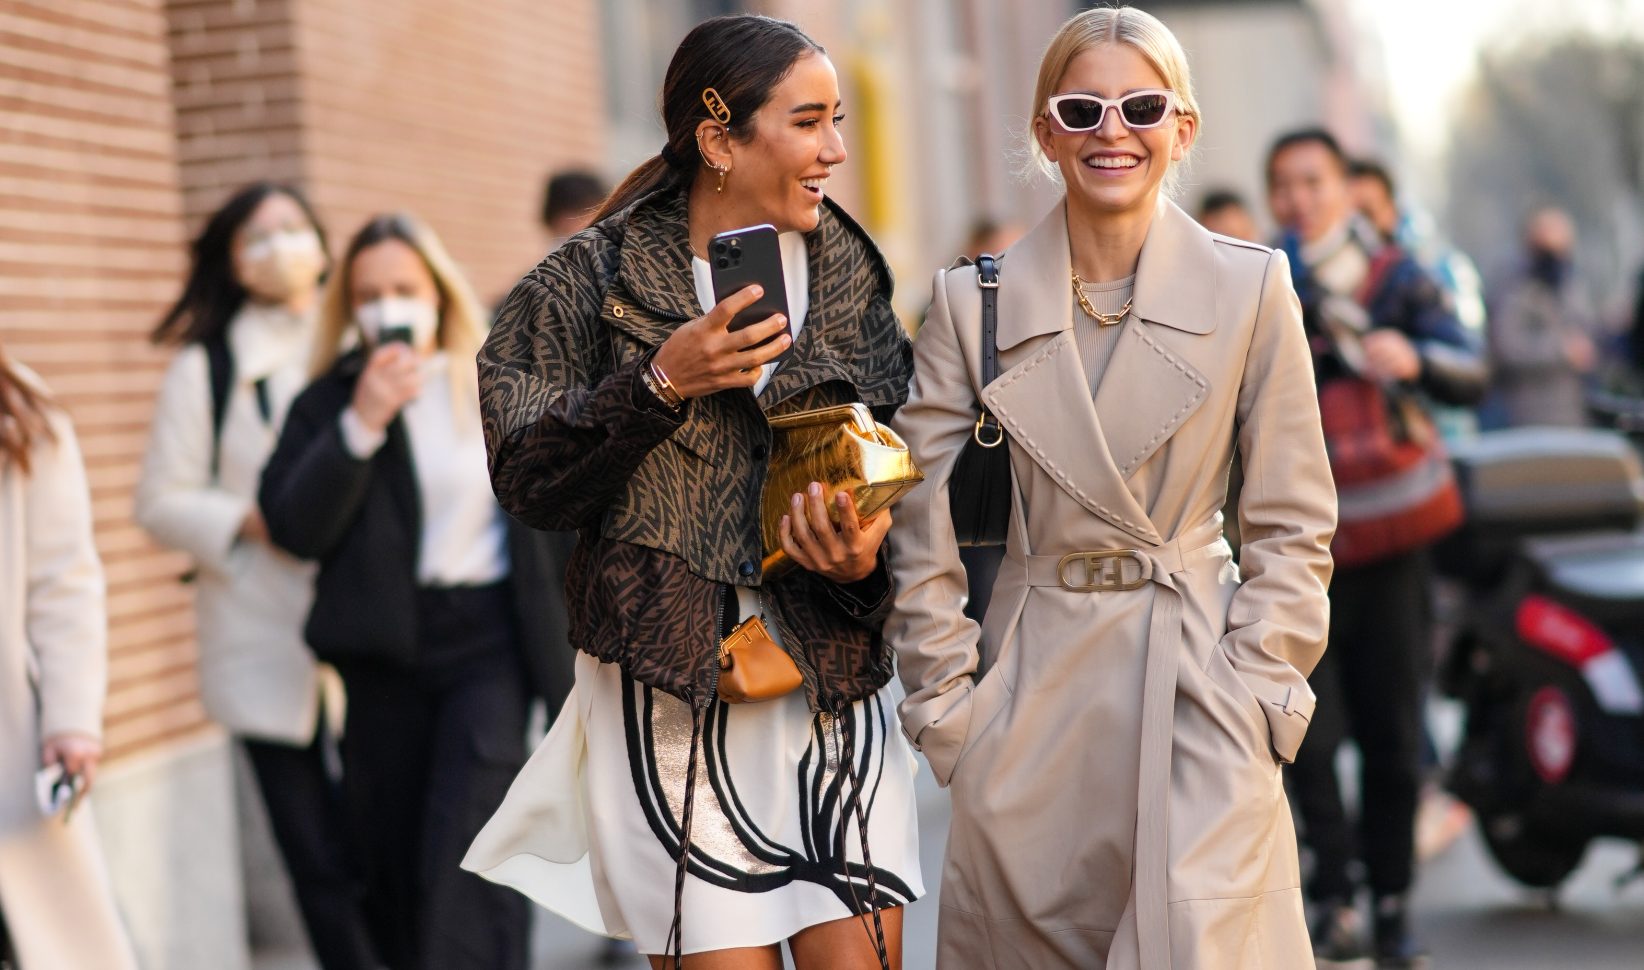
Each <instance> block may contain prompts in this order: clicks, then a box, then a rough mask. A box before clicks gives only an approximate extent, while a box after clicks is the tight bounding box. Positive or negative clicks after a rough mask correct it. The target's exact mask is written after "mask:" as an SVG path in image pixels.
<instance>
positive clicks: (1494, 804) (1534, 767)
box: [1437, 428, 1644, 888]
mask: <svg viewBox="0 0 1644 970" xmlns="http://www.w3.org/2000/svg"><path fill="white" fill-rule="evenodd" d="M1452 450H1453V458H1454V462H1455V467H1456V472H1457V477H1458V480H1459V483H1460V485H1461V488H1462V493H1463V496H1464V499H1465V501H1466V505H1467V510H1468V522H1467V525H1466V526H1465V527H1463V529H1462V530H1461V531H1460V532H1459V533H1457V534H1456V535H1454V536H1452V537H1451V538H1449V539H1447V540H1445V542H1443V543H1441V544H1440V547H1439V549H1438V556H1437V560H1438V564H1439V567H1440V569H1441V570H1443V571H1445V572H1447V573H1449V574H1450V575H1452V576H1454V577H1456V578H1457V579H1458V580H1460V581H1461V583H1462V585H1463V586H1464V588H1465V589H1466V592H1467V600H1466V604H1465V605H1464V607H1463V609H1462V610H1461V612H1460V617H1459V627H1458V629H1457V632H1456V637H1455V641H1454V643H1453V645H1452V648H1451V651H1450V653H1449V656H1448V658H1447V661H1446V663H1445V665H1444V669H1443V670H1442V671H1441V673H1440V687H1441V688H1442V689H1443V690H1444V692H1445V693H1446V694H1448V695H1450V696H1452V697H1454V698H1456V699H1458V700H1460V701H1461V702H1462V703H1463V704H1464V705H1465V709H1466V727H1465V733H1464V737H1463V740H1462V743H1461V747H1460V750H1459V751H1458V752H1457V755H1456V759H1455V764H1454V767H1453V769H1452V772H1451V776H1450V787H1451V788H1452V790H1453V791H1454V792H1455V793H1456V795H1457V796H1458V797H1460V798H1461V799H1462V800H1463V801H1465V802H1467V804H1468V805H1470V806H1472V808H1473V810H1474V812H1475V813H1476V814H1477V816H1478V819H1479V825H1480V830H1481V832H1482V834H1483V836H1484V840H1485V843H1486V845H1487V846H1488V847H1489V851H1490V854H1491V855H1492V856H1493V857H1494V858H1495V861H1496V862H1497V864H1499V865H1500V866H1501V868H1502V869H1503V870H1505V871H1506V872H1507V874H1508V875H1510V876H1512V877H1513V878H1514V879H1516V880H1517V881H1519V882H1520V883H1523V884H1524V885H1526V886H1532V887H1539V888H1553V887H1556V886H1558V885H1559V884H1560V883H1562V882H1563V881H1564V880H1565V878H1566V877H1568V876H1569V875H1570V873H1571V872H1573V871H1574V870H1575V869H1576V867H1577V866H1578V865H1580V863H1581V859H1582V856H1583V855H1584V853H1585V852H1586V849H1587V846H1588V844H1589V843H1590V842H1591V841H1592V840H1593V839H1594V838H1596V837H1600V836H1617V837H1622V838H1627V839H1632V840H1644V686H1641V672H1644V532H1641V531H1640V529H1641V528H1644V463H1641V461H1640V456H1639V453H1638V451H1636V450H1635V449H1634V448H1633V447H1632V446H1631V444H1630V443H1629V441H1628V440H1627V438H1626V437H1625V436H1623V435H1621V434H1618V433H1616V432H1613V431H1599V430H1594V431H1583V430H1567V429H1551V428H1544V429H1543V428H1529V429H1515V430H1509V431H1496V432H1489V433H1486V434H1482V435H1479V436H1477V437H1476V438H1474V439H1470V440H1466V441H1461V442H1457V443H1456V444H1455V445H1454V447H1453V449H1452Z"/></svg>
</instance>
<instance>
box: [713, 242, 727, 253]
mask: <svg viewBox="0 0 1644 970" xmlns="http://www.w3.org/2000/svg"><path fill="white" fill-rule="evenodd" d="M725 248H726V247H725V243H724V242H723V241H721V242H716V243H714V252H716V253H722V252H724V251H725Z"/></svg>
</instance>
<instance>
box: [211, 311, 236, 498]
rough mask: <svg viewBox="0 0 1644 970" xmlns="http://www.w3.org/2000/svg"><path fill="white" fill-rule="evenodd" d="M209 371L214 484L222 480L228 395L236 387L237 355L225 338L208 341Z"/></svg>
mask: <svg viewBox="0 0 1644 970" xmlns="http://www.w3.org/2000/svg"><path fill="white" fill-rule="evenodd" d="M204 343H205V354H206V369H207V371H208V372H209V376H210V379H211V480H212V481H213V482H216V481H220V480H221V477H222V476H221V472H222V464H223V424H224V422H225V421H227V419H228V392H229V389H230V388H232V387H233V385H234V355H233V354H232V353H230V352H229V349H228V337H227V335H226V334H221V333H219V334H216V335H214V336H211V337H207V338H206V340H205V342H204Z"/></svg>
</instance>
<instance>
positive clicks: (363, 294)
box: [348, 239, 440, 353]
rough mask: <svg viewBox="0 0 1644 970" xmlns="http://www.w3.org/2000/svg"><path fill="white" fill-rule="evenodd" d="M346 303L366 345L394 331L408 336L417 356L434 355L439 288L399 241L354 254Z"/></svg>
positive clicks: (412, 251) (420, 260)
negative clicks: (388, 328) (392, 329)
mask: <svg viewBox="0 0 1644 970" xmlns="http://www.w3.org/2000/svg"><path fill="white" fill-rule="evenodd" d="M348 300H349V308H350V309H351V310H352V311H353V313H354V320H355V323H356V324H358V325H359V327H360V330H361V332H362V334H363V336H364V337H365V340H366V342H367V343H368V344H376V343H378V342H380V340H381V338H382V333H381V331H382V330H383V329H384V327H399V328H403V329H407V330H409V331H410V334H409V335H410V337H411V340H410V343H411V345H412V346H413V347H414V348H416V349H417V350H418V351H420V352H423V353H430V352H432V351H433V350H434V349H436V342H437V330H438V326H439V314H440V291H439V286H438V284H436V283H435V282H434V275H433V274H432V273H430V272H429V271H428V264H427V263H425V262H424V261H423V258H422V257H421V256H420V255H418V254H417V251H416V250H415V249H412V248H411V247H410V246H408V245H406V244H405V243H403V242H401V241H400V240H398V239H385V240H383V241H382V242H379V243H374V244H372V245H370V246H367V247H365V248H364V249H362V250H360V251H359V252H358V253H356V254H355V256H354V261H353V263H352V264H350V266H349V271H348Z"/></svg>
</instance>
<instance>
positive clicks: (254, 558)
mask: <svg viewBox="0 0 1644 970" xmlns="http://www.w3.org/2000/svg"><path fill="white" fill-rule="evenodd" d="M192 256H193V261H192V265H191V266H190V268H189V275H188V280H187V283H186V284H185V286H184V288H183V292H182V295H181V296H179V297H178V299H177V302H176V303H175V304H174V305H173V306H172V307H171V309H170V310H169V311H168V312H167V313H166V315H165V317H164V318H163V319H162V320H161V322H160V324H159V326H158V327H157V328H156V329H155V332H154V340H155V342H156V343H160V344H164V345H176V346H178V347H179V350H178V352H177V355H176V357H175V358H174V359H173V360H172V363H171V367H170V369H169V370H168V371H167V373H166V377H165V381H164V383H163V384H162V385H161V388H160V396H159V400H158V401H157V402H156V404H155V409H154V425H153V430H152V431H151V433H150V437H149V444H148V451H147V454H146V455H145V456H144V461H143V472H142V478H141V479H140V480H139V482H138V485H137V497H136V513H137V521H138V523H139V524H141V525H142V527H143V528H144V529H145V530H147V532H148V533H149V535H151V536H153V537H154V538H155V539H156V540H157V541H158V542H160V543H161V544H163V545H166V546H169V547H171V548H174V549H178V550H181V551H183V552H186V553H188V554H189V556H190V557H192V559H193V561H194V569H193V572H192V573H191V578H192V579H193V580H194V584H195V590H196V593H197V595H196V598H195V609H196V612H197V615H198V627H197V629H198V639H199V645H200V661H199V663H200V694H201V698H202V700H203V701H204V704H205V707H206V711H207V712H208V713H209V714H210V715H211V717H212V718H213V719H214V720H216V721H217V722H218V723H219V724H222V725H223V726H224V727H226V728H228V729H229V730H230V731H232V732H233V733H234V734H235V735H236V736H237V737H238V738H240V739H241V740H242V742H243V744H244V748H245V751H246V754H247V756H248V758H249V761H250V763H251V767H252V772H253V775H254V776H255V777H256V779H257V785H258V788H259V790H260V791H261V793H262V799H263V803H264V805H265V806H266V807H267V809H268V817H269V821H270V824H271V827H272V829H273V833H274V838H275V841H276V843H277V844H278V846H279V848H280V853H281V855H282V857H283V858H284V860H285V864H286V869H287V870H288V871H289V872H290V874H291V880H292V888H293V890H294V891H295V894H296V899H297V904H298V908H299V910H300V911H301V913H302V917H303V923H304V926H305V927H306V929H307V931H308V937H309V941H310V943H311V944H312V946H313V949H314V953H315V956H316V957H317V958H318V960H319V962H320V966H321V967H322V968H323V970H355V968H360V970H364V968H375V967H376V965H377V964H376V958H375V954H374V952H373V947H372V945H371V942H370V939H369V937H368V935H367V934H366V932H365V924H364V920H363V918H362V916H361V911H360V907H359V901H358V887H357V883H356V880H355V879H354V877H353V875H352V874H351V873H350V871H349V870H348V869H347V867H346V860H347V857H348V838H347V835H346V832H345V825H344V822H343V816H342V811H341V803H340V794H339V791H338V788H337V779H336V778H335V777H334V776H333V773H332V771H330V770H328V768H327V760H326V759H327V750H328V748H329V747H331V746H332V745H333V743H334V740H335V730H334V728H333V727H332V725H331V724H330V723H328V722H334V721H335V720H336V719H337V718H339V717H340V716H341V708H342V704H341V688H340V685H339V684H338V682H337V679H336V675H335V673H334V672H332V671H330V670H329V669H328V668H325V667H323V666H321V665H320V664H318V663H316V661H315V659H314V655H313V653H312V652H311V651H310V650H309V648H308V646H307V645H306V644H305V643H304V642H303V637H302V623H303V618H304V617H305V616H306V615H307V613H308V607H309V602H310V599H311V598H312V595H313V593H312V588H313V578H314V571H313V568H312V567H310V566H308V565H306V564H304V563H301V562H299V561H297V560H296V559H295V558H294V557H292V556H290V555H289V554H287V553H286V552H284V551H282V550H280V549H279V548H277V547H275V546H274V545H272V544H271V543H270V542H269V540H268V530H267V527H266V526H265V525H264V522H263V518H262V513H261V512H260V511H259V510H258V508H257V503H256V493H257V485H258V481H259V479H260V476H261V475H262V469H263V464H264V463H265V462H266V461H267V459H268V455H269V452H271V451H272V450H273V448H274V442H275V440H276V438H277V437H278V435H279V432H280V428H281V425H282V424H283V423H284V421H285V416H286V411H287V409H288V408H289V407H290V404H291V400H292V399H293V398H294V397H295V396H296V395H297V392H298V391H300V390H302V388H303V385H304V384H305V383H306V380H307V365H308V359H309V356H310V354H311V353H312V346H311V344H312V339H313V332H314V309H315V304H316V302H317V299H318V294H319V289H320V277H321V274H322V273H323V272H324V271H325V269H326V265H327V262H328V257H327V254H326V248H325V239H324V235H323V233H322V231H321V228H320V224H319V221H318V220H317V219H316V218H315V217H314V213H313V210H312V209H310V207H309V205H308V203H307V201H306V200H304V198H303V196H302V195H301V193H299V192H298V191H297V190H296V189H294V188H292V187H290V186H285V185H279V184H276V183H273V182H258V183H255V184H253V185H249V186H246V187H245V188H243V189H241V190H239V191H238V192H236V193H235V194H234V195H233V196H232V197H231V198H230V199H229V200H228V201H227V202H225V203H224V204H223V205H222V207H221V208H219V209H218V210H217V212H216V213H214V214H213V215H212V216H211V218H210V219H208V220H207V221H206V225H205V228H204V229H203V230H202V231H201V233H200V236H199V238H198V239H196V240H195V241H194V244H193V250H192Z"/></svg>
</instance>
